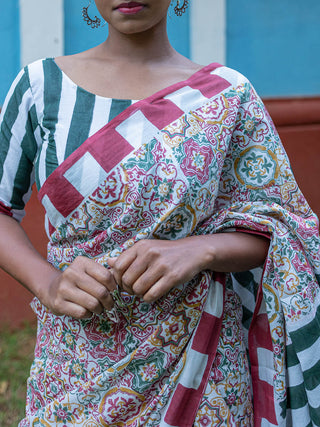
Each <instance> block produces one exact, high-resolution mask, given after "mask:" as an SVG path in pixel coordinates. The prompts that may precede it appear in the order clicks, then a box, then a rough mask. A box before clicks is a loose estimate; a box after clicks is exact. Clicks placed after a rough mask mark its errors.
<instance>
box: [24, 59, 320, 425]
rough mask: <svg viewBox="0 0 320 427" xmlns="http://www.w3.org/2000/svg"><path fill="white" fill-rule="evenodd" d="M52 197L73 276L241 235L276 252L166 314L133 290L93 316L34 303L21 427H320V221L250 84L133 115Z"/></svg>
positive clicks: (207, 276)
mask: <svg viewBox="0 0 320 427" xmlns="http://www.w3.org/2000/svg"><path fill="white" fill-rule="evenodd" d="M39 197H40V200H41V202H42V204H43V205H44V207H45V209H46V215H47V231H48V233H49V235H50V243H49V247H48V260H49V262H51V263H52V264H53V265H54V266H55V267H56V268H59V269H61V270H64V269H65V268H67V267H68V265H70V263H72V261H73V260H74V259H75V257H77V256H79V255H82V256H87V257H90V258H92V259H94V260H95V261H96V262H98V263H100V264H102V265H104V266H106V267H107V266H108V265H107V259H108V257H110V256H112V257H113V256H117V255H119V254H121V253H122V251H124V250H126V249H127V248H129V247H130V246H131V245H133V244H134V243H135V242H137V241H139V240H141V239H171V240H174V239H180V238H184V237H187V236H192V235H204V234H210V233H219V232H238V231H241V232H248V233H256V234H261V235H264V236H268V237H269V238H270V248H269V253H268V256H267V259H266V262H265V265H264V266H263V267H261V268H257V269H255V270H253V271H250V272H243V273H234V274H231V275H228V274H215V273H213V272H209V271H204V272H202V273H201V274H199V275H198V276H196V277H195V278H194V279H193V280H192V281H191V282H190V283H185V284H182V285H180V286H178V287H176V288H174V289H172V290H171V291H170V292H169V294H168V295H166V296H165V297H163V298H161V299H160V300H159V301H157V302H155V303H153V304H146V303H145V302H144V301H143V300H141V299H140V298H138V297H134V296H130V295H127V294H125V293H121V295H120V297H119V298H117V299H116V300H115V307H114V308H113V309H112V310H111V311H106V312H105V313H103V314H101V315H99V316H98V315H93V317H92V318H91V319H89V320H76V319H73V318H70V317H67V316H55V315H53V314H52V313H50V312H49V311H48V310H47V309H46V308H45V307H44V306H43V305H42V304H41V303H40V302H39V301H38V300H37V299H34V301H33V303H32V306H33V309H34V311H35V312H36V314H37V316H38V338H37V345H36V349H35V360H34V363H33V366H32V369H31V375H30V378H29V381H28V396H27V414H26V418H25V419H24V420H23V421H21V423H20V426H29V425H32V426H52V425H80V426H90V427H91V426H92V427H93V426H147V427H151V426H178V427H184V426H193V425H195V426H209V425H210V426H211V425H217V426H218V425H219V426H252V425H255V426H277V425H279V426H286V425H292V426H297V427H302V426H309V425H310V426H311V425H317V426H320V403H319V402H320V399H319V396H320V374H319V366H320V326H319V325H320V308H319V302H320V293H319V274H320V259H319V235H318V221H317V218H316V216H315V215H314V214H313V213H312V211H311V210H310V208H309V206H308V204H307V202H306V201H305V199H304V197H303V195H302V194H301V192H300V190H299V188H298V186H297V184H296V182H295V180H294V177H293V175H292V172H291V169H290V165H289V162H288V159H287V156H286V154H285V152H284V150H283V147H282V145H281V143H280V141H279V138H278V135H277V133H276V130H275V128H274V126H273V124H272V121H271V119H270V117H269V116H268V113H267V112H266V110H265V108H264V106H263V104H262V102H261V100H260V99H259V97H258V96H257V94H256V92H255V91H254V89H253V88H252V86H251V84H250V83H249V82H248V81H247V80H246V79H245V78H244V77H243V76H242V75H240V74H239V73H237V72H235V71H233V70H230V69H228V68H226V67H222V66H220V65H218V64H211V65H209V66H207V67H204V68H203V69H201V70H200V71H198V72H197V73H195V74H194V75H193V76H191V77H190V78H189V79H188V80H186V81H183V82H180V83H178V84H175V85H173V86H170V87H168V88H166V89H164V90H162V91H160V92H158V93H156V94H155V95H152V96H151V97H149V98H147V99H145V100H141V101H138V102H136V103H135V104H133V105H131V106H130V107H128V108H127V109H126V110H125V111H123V112H122V113H121V114H120V115H118V116H117V117H115V118H114V119H113V120H111V121H110V122H109V123H108V124H107V125H106V126H105V127H103V128H102V129H101V130H100V131H98V132H97V133H96V134H95V135H93V136H92V137H90V138H89V139H88V140H86V141H85V142H84V143H83V144H82V145H81V146H80V147H79V148H78V149H77V150H76V151H75V152H73V153H72V154H71V155H70V156H69V157H68V158H67V159H66V160H65V161H64V162H63V163H62V164H61V165H60V166H59V167H58V168H57V169H56V170H55V171H54V172H53V173H52V174H51V175H50V176H49V178H48V179H47V181H46V182H45V183H44V185H43V186H42V188H41V190H40V192H39ZM241 321H242V323H243V325H242V326H241ZM246 346H247V347H248V350H249V360H248V359H247V355H246ZM251 388H252V395H253V405H254V406H253V409H252V400H251Z"/></svg>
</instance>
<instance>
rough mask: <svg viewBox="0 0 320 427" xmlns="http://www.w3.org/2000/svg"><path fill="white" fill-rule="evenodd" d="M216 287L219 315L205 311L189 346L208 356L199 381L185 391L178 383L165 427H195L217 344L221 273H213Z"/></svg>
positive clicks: (223, 279) (185, 388)
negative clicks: (218, 291)
mask: <svg viewBox="0 0 320 427" xmlns="http://www.w3.org/2000/svg"><path fill="white" fill-rule="evenodd" d="M218 284H220V285H221V286H222V288H223V307H222V310H221V312H222V313H221V316H220V317H217V316H216V315H214V314H211V313H208V312H207V311H206V309H204V311H203V313H202V316H201V318H200V321H199V325H198V327H197V329H196V331H195V335H194V337H193V341H192V345H191V350H192V351H194V352H195V353H198V354H199V355H201V356H207V361H206V366H205V369H204V373H203V376H202V378H201V382H200V384H199V386H198V388H192V387H190V388H188V387H186V386H185V385H182V384H178V386H177V388H176V390H175V391H174V394H173V396H172V399H171V402H170V405H169V407H168V410H167V412H166V415H165V419H164V421H165V422H166V424H167V425H168V426H180V427H192V426H193V425H194V421H195V418H196V416H197V412H198V409H199V406H200V404H201V400H202V397H203V395H204V393H205V390H206V386H207V384H208V379H209V376H210V373H211V369H212V365H213V363H214V360H215V357H216V353H217V349H218V344H219V338H220V332H221V327H222V320H223V315H224V306H225V295H226V292H225V291H226V289H225V288H226V287H225V285H226V275H225V274H224V273H217V272H215V273H214V275H213V281H212V282H211V283H210V285H209V286H217V285H218ZM212 331H214V335H213V336H212V335H211V334H212Z"/></svg>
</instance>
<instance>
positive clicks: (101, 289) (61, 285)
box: [39, 256, 117, 319]
mask: <svg viewBox="0 0 320 427" xmlns="http://www.w3.org/2000/svg"><path fill="white" fill-rule="evenodd" d="M52 276H53V277H52V280H51V281H50V282H49V283H48V284H47V286H45V287H44V288H43V292H41V295H39V299H40V301H41V302H42V303H43V304H44V305H45V306H46V307H48V308H49V310H50V311H52V312H53V313H54V314H56V315H58V316H61V315H68V316H71V317H75V318H77V319H85V318H89V317H91V316H92V314H93V313H95V314H101V313H102V312H103V311H104V310H110V309H111V308H112V307H113V299H112V296H111V294H110V292H111V291H113V290H115V289H116V286H117V285H116V282H115V280H114V278H113V275H112V273H111V271H110V270H109V269H107V268H105V267H103V266H102V265H100V264H98V263H96V262H95V261H93V260H92V259H90V258H86V257H82V256H79V257H77V258H76V259H75V260H74V261H73V263H72V264H70V266H69V267H68V268H67V269H66V270H64V271H63V272H60V271H58V270H56V274H53V275H52Z"/></svg>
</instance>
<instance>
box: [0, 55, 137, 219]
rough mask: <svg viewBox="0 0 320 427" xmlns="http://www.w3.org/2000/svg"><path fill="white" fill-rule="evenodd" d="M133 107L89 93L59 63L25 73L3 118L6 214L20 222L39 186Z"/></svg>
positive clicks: (0, 174) (0, 189)
mask: <svg viewBox="0 0 320 427" xmlns="http://www.w3.org/2000/svg"><path fill="white" fill-rule="evenodd" d="M132 102H133V101H131V100H122V99H111V98H104V97H101V96H98V95H94V94H92V93H90V92H88V91H86V90H84V89H83V88H81V87H79V86H78V85H76V84H75V83H74V82H73V81H71V80H70V78H69V77H68V76H67V75H66V74H65V73H63V71H62V70H61V69H60V68H59V67H58V66H57V64H56V63H55V61H54V59H53V58H47V59H43V60H39V61H36V62H34V63H32V64H30V65H28V66H27V67H25V68H24V69H23V70H21V72H20V73H19V74H18V76H17V77H16V79H15V81H14V82H13V84H12V86H11V88H10V90H9V93H8V95H7V97H6V100H5V103H4V105H3V109H2V112H1V116H0V204H1V206H0V212H3V213H7V214H8V215H12V216H13V217H14V218H16V219H17V220H19V221H20V220H21V219H22V217H23V215H24V206H25V203H26V202H27V201H28V200H29V198H30V195H31V187H32V185H33V183H34V182H36V184H37V188H38V189H40V188H41V186H42V185H43V183H44V182H45V180H46V179H47V178H48V176H49V175H50V174H51V173H52V172H53V171H54V170H55V169H56V168H57V166H58V165H60V164H61V163H62V162H63V161H64V160H65V159H66V157H68V156H69V155H70V154H71V153H72V152H73V151H74V150H75V149H76V148H78V147H79V146H80V145H81V144H82V143H83V142H84V141H85V140H86V139H87V138H88V137H89V136H91V135H93V134H94V133H95V132H97V131H98V130H99V129H100V128H102V127H103V126H104V125H105V124H107V123H108V121H110V120H111V119H113V118H114V117H115V116H116V115H118V114H119V113H120V112H122V111H123V110H124V109H125V108H127V107H128V106H129V105H131V103H132Z"/></svg>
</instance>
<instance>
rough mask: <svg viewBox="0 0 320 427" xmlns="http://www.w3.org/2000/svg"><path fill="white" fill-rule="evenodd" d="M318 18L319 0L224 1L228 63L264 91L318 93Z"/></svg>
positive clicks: (283, 93)
mask: <svg viewBox="0 0 320 427" xmlns="http://www.w3.org/2000/svg"><path fill="white" fill-rule="evenodd" d="M196 1H199V0H196ZM319 18H320V1H319V0H308V1H307V2H303V3H301V2H300V1H298V0H295V1H292V0H268V1H266V0H227V64H228V66H230V67H232V68H236V69H238V70H239V71H240V72H242V73H243V74H245V75H246V76H247V77H248V78H249V79H250V80H251V81H252V83H253V84H254V85H255V86H256V88H257V90H258V91H259V92H260V94H262V95H264V96H274V95H278V96H281V95H285V96H286V95H315V94H320V24H319Z"/></svg>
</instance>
